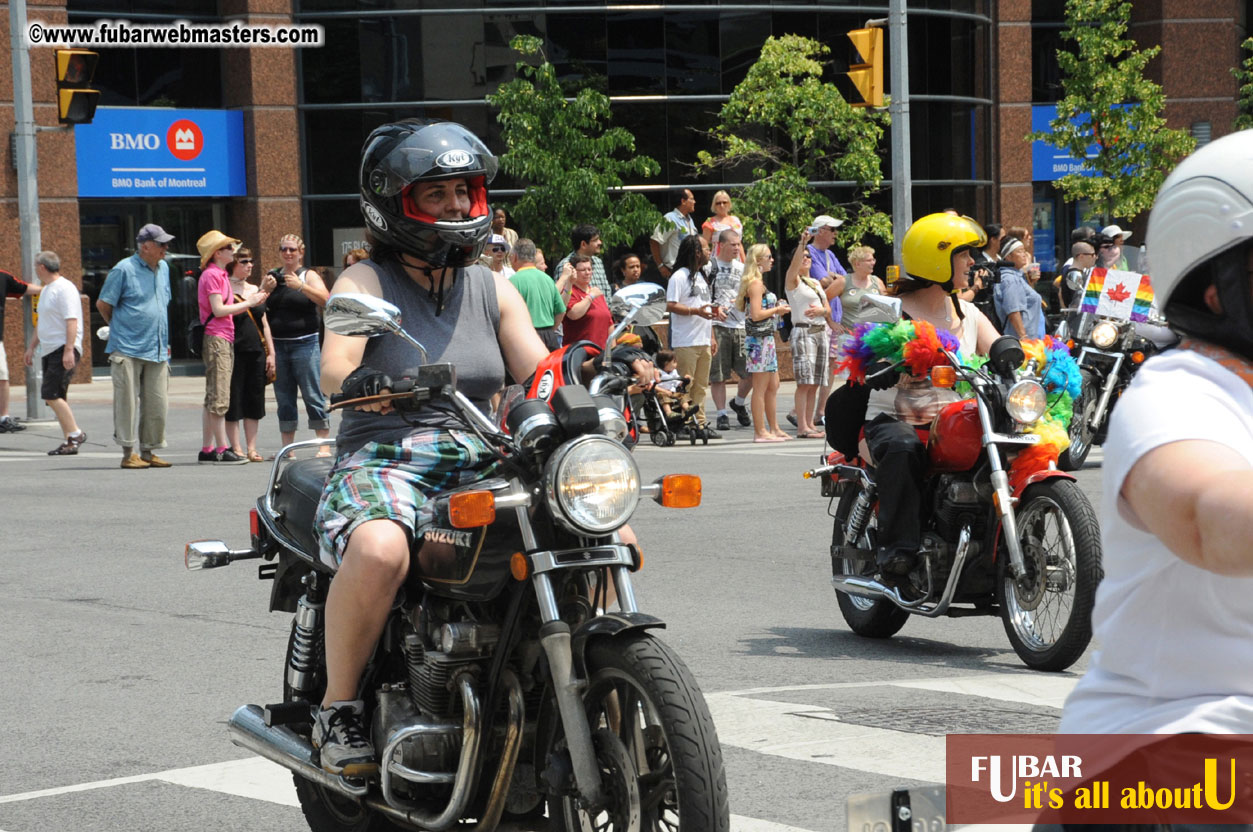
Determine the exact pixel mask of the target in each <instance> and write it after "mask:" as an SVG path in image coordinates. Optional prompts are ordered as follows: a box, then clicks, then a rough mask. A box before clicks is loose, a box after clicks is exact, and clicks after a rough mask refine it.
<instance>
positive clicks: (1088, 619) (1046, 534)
mask: <svg viewBox="0 0 1253 832" xmlns="http://www.w3.org/2000/svg"><path fill="white" fill-rule="evenodd" d="M1015 514H1016V515H1017V521H1018V541H1019V544H1020V545H1021V546H1022V554H1023V560H1024V562H1025V566H1026V574H1025V575H1024V576H1023V577H1022V579H1020V580H1017V581H1015V580H1014V578H1013V577H1012V576H1011V575H1010V574H1009V569H1008V560H1009V557H1008V553H1007V552H1001V553H1000V554H999V555H998V559H999V560H1000V563H1001V568H1000V576H999V579H998V581H997V601H998V602H999V604H1000V608H1001V620H1002V622H1003V623H1004V625H1005V633H1006V635H1008V636H1009V641H1010V643H1011V644H1012V645H1013V646H1014V652H1016V653H1017V654H1018V657H1019V658H1020V659H1022V661H1023V663H1025V664H1026V665H1027V666H1028V667H1030V668H1032V669H1034V670H1045V671H1058V670H1065V669H1066V668H1068V667H1070V666H1071V665H1072V664H1074V663H1075V662H1076V661H1078V659H1079V657H1080V656H1082V655H1083V651H1084V650H1086V649H1087V647H1088V642H1089V641H1091V639H1092V604H1093V602H1094V601H1095V599H1096V587H1097V584H1099V583H1100V582H1101V576H1102V574H1103V573H1102V571H1101V531H1100V526H1099V525H1098V524H1097V519H1096V512H1094V511H1093V510H1092V504H1091V503H1089V502H1088V498H1087V496H1086V495H1085V494H1084V493H1083V491H1082V490H1081V489H1080V488H1079V485H1078V483H1076V482H1074V481H1073V480H1068V479H1049V480H1045V481H1044V482H1040V483H1036V484H1035V485H1032V486H1030V487H1029V488H1028V489H1027V490H1026V491H1025V492H1023V495H1022V498H1021V500H1020V502H1019V503H1018V506H1017V508H1016V511H1015Z"/></svg>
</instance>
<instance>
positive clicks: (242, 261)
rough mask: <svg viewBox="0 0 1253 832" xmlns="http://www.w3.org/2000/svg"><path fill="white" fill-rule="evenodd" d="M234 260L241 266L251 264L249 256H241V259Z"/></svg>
mask: <svg viewBox="0 0 1253 832" xmlns="http://www.w3.org/2000/svg"><path fill="white" fill-rule="evenodd" d="M235 262H236V263H239V264H240V265H241V266H251V265H252V258H251V257H245V258H243V259H242V260H236V261H235Z"/></svg>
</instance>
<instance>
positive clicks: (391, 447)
mask: <svg viewBox="0 0 1253 832" xmlns="http://www.w3.org/2000/svg"><path fill="white" fill-rule="evenodd" d="M498 464H499V463H498V460H497V459H496V456H495V454H494V453H493V452H492V449H491V448H490V447H488V446H487V445H486V444H484V442H483V440H481V439H479V438H478V437H477V436H475V435H474V434H472V433H468V432H466V431H460V430H453V431H449V430H435V429H430V430H421V431H419V432H418V433H412V434H410V435H408V436H406V437H404V438H402V439H400V440H399V442H398V443H396V444H381V443H378V442H369V443H367V444H366V445H365V446H364V447H362V448H361V450H359V451H356V452H354V453H351V454H348V455H347V456H344V457H341V458H340V459H339V460H338V461H336V463H335V467H334V468H333V469H332V470H331V476H330V477H329V478H328V479H327V481H326V487H325V488H323V490H322V499H321V500H320V501H319V503H318V513H317V520H316V526H317V529H318V542H319V549H320V557H321V559H322V562H323V563H325V564H326V565H327V566H330V567H332V568H339V564H340V563H341V562H342V561H343V559H344V550H345V549H346V548H347V546H348V537H349V536H350V535H351V534H352V532H353V530H354V529H356V528H357V526H360V525H361V524H362V523H365V522H367V521H370V520H395V521H396V522H397V523H400V524H401V525H402V526H404V527H405V528H406V529H408V530H409V535H410V538H411V539H412V537H413V536H415V535H416V533H417V531H418V511H419V509H421V508H422V505H423V504H424V503H425V502H426V500H427V497H428V496H429V495H431V494H434V493H436V492H438V491H446V490H448V489H450V488H455V487H456V486H459V485H466V484H468V483H472V482H477V481H478V480H481V479H484V478H485V477H489V476H491V475H492V474H493V473H495V471H496V468H497V466H498Z"/></svg>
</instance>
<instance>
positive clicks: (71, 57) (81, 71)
mask: <svg viewBox="0 0 1253 832" xmlns="http://www.w3.org/2000/svg"><path fill="white" fill-rule="evenodd" d="M56 60H57V120H58V121H59V122H61V123H62V124H90V123H91V120H92V118H94V117H95V115H96V104H97V103H98V102H99V101H100V92H99V90H93V89H91V77H92V76H93V75H95V73H96V62H97V61H99V60H100V54H99V53H98V52H91V51H88V50H86V49H58V50H57V53H56Z"/></svg>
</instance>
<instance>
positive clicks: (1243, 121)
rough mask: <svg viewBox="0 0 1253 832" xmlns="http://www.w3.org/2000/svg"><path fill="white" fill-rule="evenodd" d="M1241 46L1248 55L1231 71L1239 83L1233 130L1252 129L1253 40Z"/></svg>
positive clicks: (1250, 39)
mask: <svg viewBox="0 0 1253 832" xmlns="http://www.w3.org/2000/svg"><path fill="white" fill-rule="evenodd" d="M1241 46H1242V47H1243V48H1244V51H1245V52H1248V54H1247V55H1245V56H1244V60H1243V61H1242V62H1241V65H1240V66H1238V67H1234V68H1232V70H1231V74H1232V75H1234V76H1236V80H1237V81H1239V82H1240V95H1239V99H1238V101H1237V103H1236V108H1237V111H1238V115H1237V116H1236V124H1235V128H1236V129H1237V130H1248V129H1250V128H1253V38H1249V39H1248V40H1246V41H1245V42H1244V43H1243V44H1241Z"/></svg>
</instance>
